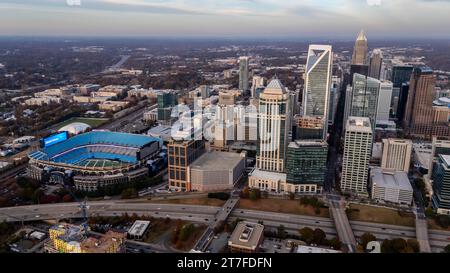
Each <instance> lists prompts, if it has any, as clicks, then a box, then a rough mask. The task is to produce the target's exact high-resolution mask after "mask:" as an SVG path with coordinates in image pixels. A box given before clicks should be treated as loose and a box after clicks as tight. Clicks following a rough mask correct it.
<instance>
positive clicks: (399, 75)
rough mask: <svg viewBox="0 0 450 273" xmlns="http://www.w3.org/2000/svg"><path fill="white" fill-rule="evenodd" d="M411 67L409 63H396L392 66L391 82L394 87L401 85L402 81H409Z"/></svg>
mask: <svg viewBox="0 0 450 273" xmlns="http://www.w3.org/2000/svg"><path fill="white" fill-rule="evenodd" d="M412 71H413V67H412V66H410V65H396V66H394V67H393V68H392V77H391V78H392V79H391V80H392V84H393V85H394V88H396V87H401V86H402V84H403V83H406V82H409V80H410V79H411V73H412Z"/></svg>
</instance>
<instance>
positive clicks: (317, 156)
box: [286, 140, 328, 191]
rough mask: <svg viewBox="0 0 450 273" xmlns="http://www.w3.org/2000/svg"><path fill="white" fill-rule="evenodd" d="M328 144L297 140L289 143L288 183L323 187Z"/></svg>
mask: <svg viewBox="0 0 450 273" xmlns="http://www.w3.org/2000/svg"><path fill="white" fill-rule="evenodd" d="M327 156H328V144H327V143H326V142H325V141H322V140H296V141H293V142H291V143H289V146H288V149H287V159H286V182H287V183H290V184H304V185H316V186H317V189H319V191H320V189H321V188H322V187H323V183H324V181H325V174H326V168H327Z"/></svg>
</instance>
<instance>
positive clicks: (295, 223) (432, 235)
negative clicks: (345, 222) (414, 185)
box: [0, 200, 450, 252]
mask: <svg viewBox="0 0 450 273" xmlns="http://www.w3.org/2000/svg"><path fill="white" fill-rule="evenodd" d="M88 205H89V215H103V216H115V215H121V214H122V213H125V212H127V213H128V214H132V213H137V214H138V215H142V214H145V215H149V216H153V217H161V218H165V217H168V218H172V219H182V220H186V221H192V222H198V223H203V224H207V225H209V224H211V223H215V221H214V217H215V216H216V215H217V214H218V212H219V210H221V209H222V208H221V207H213V206H198V205H178V204H177V205H175V204H153V203H138V201H136V200H108V201H96V202H88ZM37 216H38V217H37ZM229 217H230V218H229V220H234V219H236V218H240V219H247V220H254V221H263V223H264V225H265V226H268V227H273V228H276V227H278V226H279V225H284V226H285V227H286V230H288V231H289V230H290V231H291V232H292V233H293V234H298V230H299V229H300V228H302V227H305V226H308V227H311V228H321V229H323V230H324V232H325V233H326V234H327V236H332V237H334V236H336V235H337V231H336V227H335V224H334V223H333V220H331V219H329V218H323V217H313V216H303V215H293V214H285V213H275V212H266V211H254V210H241V209H235V210H234V211H232V213H231V214H230V216H229ZM62 218H81V212H80V210H79V208H78V203H57V204H45V205H33V206H20V207H9V208H0V222H2V221H3V220H6V221H9V222H16V221H21V220H22V219H23V220H24V221H34V220H44V219H62ZM350 226H351V229H352V230H353V232H354V236H355V237H356V238H359V237H360V236H361V235H362V234H363V233H364V232H370V233H372V234H374V235H375V236H376V237H377V239H378V240H384V239H392V238H398V237H402V238H405V239H408V238H416V232H415V228H414V227H405V226H393V225H386V224H377V223H369V222H359V221H350ZM341 240H342V238H341ZM347 240H348V239H347ZM342 241H343V240H342ZM429 241H430V246H431V251H432V252H440V251H442V250H443V248H444V247H445V246H446V245H448V244H450V232H449V231H438V230H430V231H429Z"/></svg>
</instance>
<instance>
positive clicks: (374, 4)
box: [367, 0, 381, 6]
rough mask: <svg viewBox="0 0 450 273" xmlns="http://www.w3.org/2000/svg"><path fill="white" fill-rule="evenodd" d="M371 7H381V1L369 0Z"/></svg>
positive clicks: (368, 3)
mask: <svg viewBox="0 0 450 273" xmlns="http://www.w3.org/2000/svg"><path fill="white" fill-rule="evenodd" d="M367 5H369V6H381V0H367Z"/></svg>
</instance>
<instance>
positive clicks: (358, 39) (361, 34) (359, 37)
mask: <svg viewBox="0 0 450 273" xmlns="http://www.w3.org/2000/svg"><path fill="white" fill-rule="evenodd" d="M356 40H357V41H367V38H366V34H365V33H364V30H363V29H361V31H360V32H359V34H358V37H357V38H356Z"/></svg>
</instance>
